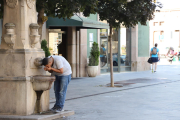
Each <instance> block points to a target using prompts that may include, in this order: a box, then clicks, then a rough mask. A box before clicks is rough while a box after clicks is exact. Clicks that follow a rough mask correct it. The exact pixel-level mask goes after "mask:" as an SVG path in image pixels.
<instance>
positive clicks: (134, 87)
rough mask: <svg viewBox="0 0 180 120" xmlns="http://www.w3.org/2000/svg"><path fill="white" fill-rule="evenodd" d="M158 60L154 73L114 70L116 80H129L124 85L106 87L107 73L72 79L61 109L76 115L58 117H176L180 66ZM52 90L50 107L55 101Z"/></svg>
mask: <svg viewBox="0 0 180 120" xmlns="http://www.w3.org/2000/svg"><path fill="white" fill-rule="evenodd" d="M160 63H161V65H158V68H157V73H152V72H151V71H150V70H149V71H142V72H127V73H114V81H115V82H117V83H131V84H124V86H123V87H115V88H112V87H105V85H106V84H108V83H110V75H109V74H103V75H100V76H97V77H95V78H78V79H72V81H71V82H70V85H69V87H68V91H67V97H66V102H65V107H64V109H65V110H74V111H75V115H73V116H69V117H64V118H62V119H59V120H179V119H180V114H179V112H180V65H176V64H175V62H174V63H172V64H171V65H167V64H165V63H168V62H166V61H165V59H161V61H160V62H159V63H158V64H160ZM177 63H178V62H177ZM162 64H165V65H162ZM178 64H179V63H178ZM52 89H53V88H52ZM52 89H51V92H50V96H51V104H50V107H52V106H53V105H54V100H55V99H54V93H53V90H52Z"/></svg>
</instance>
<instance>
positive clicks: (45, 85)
mask: <svg viewBox="0 0 180 120" xmlns="http://www.w3.org/2000/svg"><path fill="white" fill-rule="evenodd" d="M55 79H56V78H55V76H50V75H35V76H31V82H32V86H33V89H34V91H35V92H36V95H37V99H36V105H35V108H34V113H35V114H36V113H42V111H43V110H42V108H41V101H40V100H41V95H42V94H43V92H44V91H46V90H49V89H51V86H52V83H53V82H54V81H55Z"/></svg>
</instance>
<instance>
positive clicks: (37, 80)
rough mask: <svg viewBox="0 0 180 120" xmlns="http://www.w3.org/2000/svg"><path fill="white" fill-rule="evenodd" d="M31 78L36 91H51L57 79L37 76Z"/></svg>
mask: <svg viewBox="0 0 180 120" xmlns="http://www.w3.org/2000/svg"><path fill="white" fill-rule="evenodd" d="M31 77H32V78H31V82H32V85H33V89H34V91H46V90H49V89H51V86H52V83H53V82H54V81H55V79H56V78H55V76H50V75H35V76H31Z"/></svg>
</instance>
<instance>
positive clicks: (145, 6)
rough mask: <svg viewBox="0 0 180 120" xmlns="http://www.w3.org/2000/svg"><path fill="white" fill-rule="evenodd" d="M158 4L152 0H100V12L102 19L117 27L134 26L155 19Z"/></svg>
mask: <svg viewBox="0 0 180 120" xmlns="http://www.w3.org/2000/svg"><path fill="white" fill-rule="evenodd" d="M156 7H161V5H160V4H159V5H156V4H154V3H152V0H133V1H131V2H127V0H99V2H98V11H97V12H98V14H99V17H100V20H101V21H103V20H107V22H108V23H109V24H110V25H112V26H113V27H115V28H118V27H119V26H120V24H123V25H124V26H125V27H132V26H135V25H136V24H138V22H140V23H141V24H142V25H146V21H148V20H151V19H153V17H154V11H155V8H156Z"/></svg>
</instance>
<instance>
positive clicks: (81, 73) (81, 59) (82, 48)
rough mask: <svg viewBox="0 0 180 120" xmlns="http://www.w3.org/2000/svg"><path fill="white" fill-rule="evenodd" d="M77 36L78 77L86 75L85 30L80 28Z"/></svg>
mask: <svg viewBox="0 0 180 120" xmlns="http://www.w3.org/2000/svg"><path fill="white" fill-rule="evenodd" d="M79 37H80V39H79V41H80V43H79V67H80V68H79V77H87V71H86V67H87V30H86V29H83V30H80V35H79Z"/></svg>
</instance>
